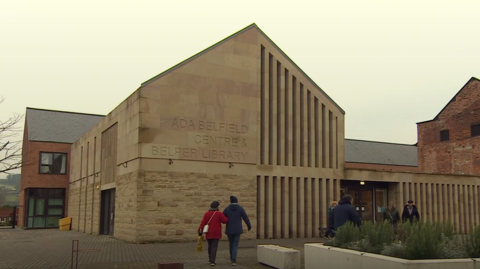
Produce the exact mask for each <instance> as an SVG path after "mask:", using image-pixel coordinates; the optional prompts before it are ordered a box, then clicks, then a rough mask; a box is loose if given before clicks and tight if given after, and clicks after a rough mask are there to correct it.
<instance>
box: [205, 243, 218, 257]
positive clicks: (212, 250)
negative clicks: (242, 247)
mask: <svg viewBox="0 0 480 269" xmlns="http://www.w3.org/2000/svg"><path fill="white" fill-rule="evenodd" d="M218 241H219V239H207V242H208V261H209V262H215V259H216V258H217V249H218Z"/></svg>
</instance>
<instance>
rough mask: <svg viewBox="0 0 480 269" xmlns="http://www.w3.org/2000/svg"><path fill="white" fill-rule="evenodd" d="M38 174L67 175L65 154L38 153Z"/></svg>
mask: <svg viewBox="0 0 480 269" xmlns="http://www.w3.org/2000/svg"><path fill="white" fill-rule="evenodd" d="M39 173H40V174H65V173H67V154H66V153H53V152H40V168H39Z"/></svg>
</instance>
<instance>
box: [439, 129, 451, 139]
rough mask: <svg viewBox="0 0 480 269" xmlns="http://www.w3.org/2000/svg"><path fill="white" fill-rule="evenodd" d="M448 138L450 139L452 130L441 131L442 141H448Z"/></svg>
mask: <svg viewBox="0 0 480 269" xmlns="http://www.w3.org/2000/svg"><path fill="white" fill-rule="evenodd" d="M448 140H450V131H449V130H443V131H440V141H448Z"/></svg>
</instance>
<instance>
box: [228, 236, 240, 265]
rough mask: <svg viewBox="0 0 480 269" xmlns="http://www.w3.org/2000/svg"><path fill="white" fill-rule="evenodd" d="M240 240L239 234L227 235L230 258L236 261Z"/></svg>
mask: <svg viewBox="0 0 480 269" xmlns="http://www.w3.org/2000/svg"><path fill="white" fill-rule="evenodd" d="M239 242H240V235H239V234H229V235H228V249H229V250H230V260H231V261H232V262H237V252H238V243H239Z"/></svg>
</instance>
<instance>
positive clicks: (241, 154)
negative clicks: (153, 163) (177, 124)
mask: <svg viewBox="0 0 480 269" xmlns="http://www.w3.org/2000/svg"><path fill="white" fill-rule="evenodd" d="M150 153H151V156H152V157H155V156H158V157H165V158H175V159H177V158H179V159H195V160H199V159H204V160H220V161H241V162H244V161H246V159H247V157H248V152H245V151H235V150H217V149H208V148H199V149H196V148H188V147H175V146H151V152H150Z"/></svg>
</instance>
